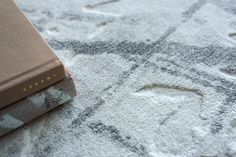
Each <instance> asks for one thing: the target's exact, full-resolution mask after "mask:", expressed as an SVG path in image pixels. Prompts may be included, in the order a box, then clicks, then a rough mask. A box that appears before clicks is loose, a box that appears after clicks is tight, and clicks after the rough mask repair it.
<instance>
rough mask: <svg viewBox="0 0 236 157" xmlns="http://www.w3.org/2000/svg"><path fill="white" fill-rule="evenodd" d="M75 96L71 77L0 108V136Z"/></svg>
mask: <svg viewBox="0 0 236 157" xmlns="http://www.w3.org/2000/svg"><path fill="white" fill-rule="evenodd" d="M75 96H76V90H75V86H74V82H73V80H72V78H70V77H68V78H66V79H64V80H63V81H61V82H59V83H57V84H55V85H53V86H51V87H49V88H47V89H44V90H42V91H40V92H38V93H36V94H33V95H31V96H29V97H27V98H25V99H22V100H20V101H18V102H16V103H14V104H12V105H10V106H8V107H6V108H4V109H2V110H0V136H3V135H4V134H6V133H8V132H10V131H12V130H14V129H16V128H18V127H20V126H22V125H24V124H26V123H28V122H30V121H32V120H33V119H35V118H37V117H39V116H40V115H42V114H44V113H46V112H48V111H49V110H51V109H53V108H55V107H57V106H59V105H61V104H63V103H65V102H67V101H69V100H71V99H72V98H73V97H75Z"/></svg>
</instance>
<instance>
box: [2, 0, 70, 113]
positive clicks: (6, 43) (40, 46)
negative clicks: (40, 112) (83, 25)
mask: <svg viewBox="0 0 236 157" xmlns="http://www.w3.org/2000/svg"><path fill="white" fill-rule="evenodd" d="M65 77H66V73H65V70H64V67H63V65H62V63H61V62H60V61H59V59H58V58H57V56H56V55H55V54H54V53H53V51H52V50H51V49H50V48H49V46H48V45H47V44H46V42H45V41H44V40H43V39H42V37H41V36H40V34H39V33H38V31H37V30H36V29H35V28H34V27H33V25H32V24H31V23H30V22H29V21H28V20H27V18H26V17H25V16H24V14H23V13H22V12H21V10H20V9H19V8H18V7H17V5H16V4H15V2H14V1H13V0H1V3H0V109H3V108H4V107H6V106H8V105H10V104H12V103H14V102H16V101H18V100H20V99H22V98H25V97H27V96H29V95H31V94H33V93H35V92H38V91H40V90H42V89H44V88H46V87H49V86H50V85H52V84H54V83H56V82H58V81H60V80H62V79H64V78H65Z"/></svg>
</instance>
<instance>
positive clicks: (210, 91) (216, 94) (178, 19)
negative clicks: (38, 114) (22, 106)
mask: <svg viewBox="0 0 236 157" xmlns="http://www.w3.org/2000/svg"><path fill="white" fill-rule="evenodd" d="M17 3H18V4H19V6H20V7H21V8H22V9H23V11H24V13H25V14H26V15H27V17H28V18H29V19H30V20H31V21H32V23H33V24H34V25H35V27H36V28H37V29H38V30H39V31H40V33H41V35H42V36H43V37H44V38H45V39H46V40H47V41H48V43H49V44H50V45H51V46H52V47H53V49H55V51H56V53H57V55H58V56H59V57H60V58H61V60H63V62H64V63H65V64H66V66H67V67H68V68H69V69H70V71H71V72H72V73H73V77H74V78H75V82H76V88H77V90H78V96H77V97H76V98H75V99H74V101H72V102H70V103H68V104H66V105H64V106H62V107H59V108H57V109H56V110H54V111H52V112H50V113H48V114H47V115H45V116H43V117H42V118H40V119H38V120H35V121H34V122H32V123H30V124H28V125H27V126H24V127H23V128H20V129H17V130H16V131H14V132H12V133H10V134H8V135H7V136H5V137H3V138H1V139H0V156H1V157H20V156H22V157H34V156H36V157H65V156H70V157H113V156H114V157H126V156H129V157H136V156H137V157H138V156H144V157H146V156H147V157H234V156H236V48H235V46H236V1H234V0H178V1H176V0H107V1H106V0H104V1H103V0H97V1H96V0H60V1H59V0H17ZM29 114H30V113H29Z"/></svg>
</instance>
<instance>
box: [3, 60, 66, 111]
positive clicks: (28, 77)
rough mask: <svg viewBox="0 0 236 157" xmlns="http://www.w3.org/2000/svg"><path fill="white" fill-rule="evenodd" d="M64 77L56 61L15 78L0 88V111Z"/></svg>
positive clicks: (63, 72) (59, 64) (60, 66)
mask: <svg viewBox="0 0 236 157" xmlns="http://www.w3.org/2000/svg"><path fill="white" fill-rule="evenodd" d="M65 77H66V72H65V69H64V66H63V65H62V64H61V63H60V62H59V61H58V60H55V61H51V62H49V63H48V64H45V65H43V66H41V67H39V68H37V69H35V70H33V71H30V72H28V73H26V74H24V75H23V76H21V77H19V78H18V77H17V78H15V79H13V80H11V81H10V82H8V83H5V84H3V85H2V86H1V88H2V90H0V109H2V108H4V107H6V106H8V105H9V104H12V103H14V102H16V101H18V100H20V99H22V98H25V97H27V96H29V95H31V94H34V93H36V92H38V91H40V90H42V89H44V88H47V87H49V86H50V85H52V84H54V83H56V82H59V81H61V80H63V79H64V78H65ZM1 88H0V89H1Z"/></svg>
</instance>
